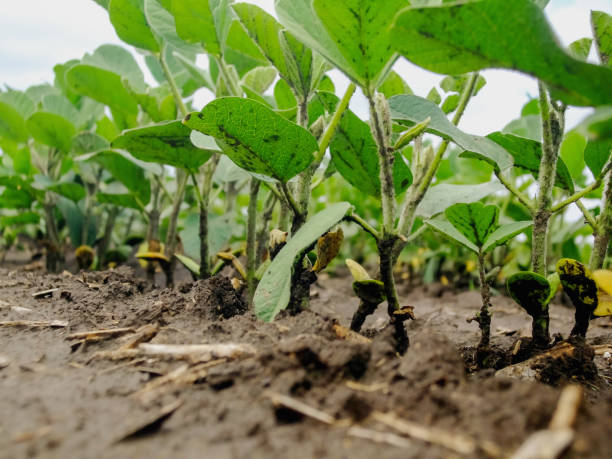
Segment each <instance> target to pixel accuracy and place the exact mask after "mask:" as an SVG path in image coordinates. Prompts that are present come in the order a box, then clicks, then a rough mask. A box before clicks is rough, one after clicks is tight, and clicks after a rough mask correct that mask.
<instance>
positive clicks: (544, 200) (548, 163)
mask: <svg viewBox="0 0 612 459" xmlns="http://www.w3.org/2000/svg"><path fill="white" fill-rule="evenodd" d="M538 86H539V90H540V113H541V116H542V133H543V142H542V159H541V161H540V169H539V173H538V196H537V199H536V208H535V213H534V214H533V240H532V252H531V269H532V271H533V272H535V273H537V274H540V275H542V276H546V271H547V257H546V252H547V245H548V242H547V235H548V221H549V219H550V216H551V215H552V191H553V186H554V183H555V176H556V171H557V160H558V158H559V147H560V145H561V139H562V137H563V114H562V113H559V112H557V111H555V109H554V107H553V106H552V105H551V103H550V100H549V98H548V93H547V92H546V89H545V88H544V85H543V84H542V83H541V82H539V83H538Z"/></svg>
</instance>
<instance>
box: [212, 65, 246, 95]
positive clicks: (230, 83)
mask: <svg viewBox="0 0 612 459" xmlns="http://www.w3.org/2000/svg"><path fill="white" fill-rule="evenodd" d="M214 59H215V62H216V63H217V67H219V72H220V73H221V78H223V82H224V83H225V86H226V87H227V90H228V91H229V92H230V94H231V95H232V96H234V97H242V88H241V87H240V86H239V84H238V82H237V81H235V79H234V78H233V77H232V75H231V74H230V71H229V68H228V67H227V64H226V63H225V59H223V58H222V57H218V56H214Z"/></svg>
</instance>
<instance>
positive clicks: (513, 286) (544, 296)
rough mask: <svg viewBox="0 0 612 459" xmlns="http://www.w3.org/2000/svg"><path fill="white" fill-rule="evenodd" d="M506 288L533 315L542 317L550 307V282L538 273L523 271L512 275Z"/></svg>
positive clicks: (507, 281)
mask: <svg viewBox="0 0 612 459" xmlns="http://www.w3.org/2000/svg"><path fill="white" fill-rule="evenodd" d="M506 289H507V290H508V293H509V294H510V296H511V297H512V299H513V300H514V301H516V302H517V303H518V304H519V305H520V306H521V307H522V308H523V309H525V311H527V313H528V314H529V315H530V316H532V317H540V315H541V314H542V312H543V311H545V310H546V308H547V307H548V303H549V301H550V300H549V298H550V291H551V288H550V284H549V282H548V280H547V279H546V278H545V277H543V276H540V275H539V274H537V273H534V272H530V271H522V272H518V273H515V274H513V275H511V276H510V277H508V279H507V280H506Z"/></svg>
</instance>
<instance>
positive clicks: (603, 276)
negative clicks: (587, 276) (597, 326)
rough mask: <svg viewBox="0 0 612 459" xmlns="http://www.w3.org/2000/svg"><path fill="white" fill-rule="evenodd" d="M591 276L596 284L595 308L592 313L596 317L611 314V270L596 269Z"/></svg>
mask: <svg viewBox="0 0 612 459" xmlns="http://www.w3.org/2000/svg"><path fill="white" fill-rule="evenodd" d="M593 278H594V279H595V283H596V284H597V287H598V291H597V308H595V311H593V315H596V316H598V317H603V316H609V315H612V296H611V295H612V271H610V270H608V269H598V270H597V271H593Z"/></svg>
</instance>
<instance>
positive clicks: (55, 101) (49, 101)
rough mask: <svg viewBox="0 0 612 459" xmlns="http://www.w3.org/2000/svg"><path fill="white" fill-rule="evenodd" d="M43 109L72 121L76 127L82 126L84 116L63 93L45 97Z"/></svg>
mask: <svg viewBox="0 0 612 459" xmlns="http://www.w3.org/2000/svg"><path fill="white" fill-rule="evenodd" d="M42 109H43V110H44V111H45V112H49V113H54V114H56V115H59V116H61V117H62V118H64V119H66V120H67V121H70V123H72V125H73V126H74V127H76V128H80V127H81V126H80V125H79V123H81V121H82V118H81V114H80V113H79V111H78V110H77V108H76V107H75V106H74V105H72V103H71V102H70V101H69V100H68V98H66V97H65V96H63V95H61V94H48V95H46V96H45V97H43V100H42Z"/></svg>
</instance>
